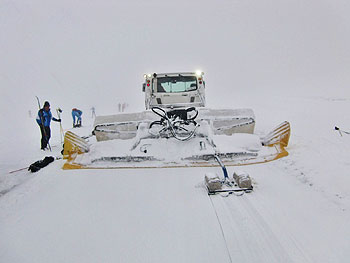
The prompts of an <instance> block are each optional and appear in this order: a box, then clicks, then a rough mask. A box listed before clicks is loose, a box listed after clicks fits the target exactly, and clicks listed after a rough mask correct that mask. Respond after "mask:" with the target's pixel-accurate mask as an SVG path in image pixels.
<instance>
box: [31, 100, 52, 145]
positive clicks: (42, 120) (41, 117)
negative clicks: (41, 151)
mask: <svg viewBox="0 0 350 263" xmlns="http://www.w3.org/2000/svg"><path fill="white" fill-rule="evenodd" d="M35 97H36V100H37V101H38V106H39V111H40V110H41V107H40V101H39V98H38V96H35ZM39 116H40V114H39ZM40 120H41V124H42V125H43V132H44V136H45V140H47V145H48V146H49V149H50V152H52V150H51V145H50V143H49V140H48V139H47V135H46V131H45V126H44V118H43V116H40Z"/></svg>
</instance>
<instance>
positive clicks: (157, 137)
mask: <svg viewBox="0 0 350 263" xmlns="http://www.w3.org/2000/svg"><path fill="white" fill-rule="evenodd" d="M151 111H152V112H153V114H154V115H155V116H158V119H157V120H153V121H145V122H142V121H140V122H139V123H137V125H136V126H137V131H136V134H135V136H134V137H133V138H131V139H124V140H122V139H114V140H107V141H97V142H95V143H93V144H91V145H88V143H87V142H86V141H85V140H84V139H82V138H80V137H78V136H77V135H75V134H73V133H71V132H70V133H68V132H67V133H66V136H65V145H64V157H65V158H66V159H67V162H66V163H65V164H64V166H63V169H89V168H161V167H163V168H164V167H206V166H219V164H218V162H217V159H220V160H221V161H222V162H223V163H224V165H226V166H235V165H246V164H255V163H263V162H268V161H272V160H276V159H279V158H281V157H284V156H287V155H288V152H287V151H286V149H285V147H287V145H288V141H289V136H290V125H289V123H288V122H283V123H282V124H280V125H279V126H278V127H276V128H275V129H273V130H272V131H271V132H270V133H268V134H267V135H266V136H264V137H263V138H260V137H259V136H258V135H255V134H252V133H244V132H239V129H238V132H235V133H232V134H231V135H226V134H218V132H216V130H215V128H213V123H212V122H210V120H209V121H208V119H205V118H199V114H198V110H197V109H196V108H194V107H190V108H186V109H175V110H169V111H166V110H165V109H162V108H160V107H153V108H152V109H151ZM237 125H242V123H240V124H237ZM247 125H249V124H247ZM242 126H244V125H242ZM231 128H232V127H231ZM235 128H236V129H237V127H235ZM244 129H245V127H243V130H244Z"/></svg>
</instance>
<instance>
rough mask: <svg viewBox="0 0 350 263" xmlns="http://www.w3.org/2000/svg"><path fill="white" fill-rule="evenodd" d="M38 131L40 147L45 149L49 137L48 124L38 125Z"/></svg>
mask: <svg viewBox="0 0 350 263" xmlns="http://www.w3.org/2000/svg"><path fill="white" fill-rule="evenodd" d="M40 131H41V149H42V150H45V148H46V147H47V144H48V143H49V140H50V138H51V130H50V126H43V125H40Z"/></svg>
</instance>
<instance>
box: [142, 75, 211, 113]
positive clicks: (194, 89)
mask: <svg viewBox="0 0 350 263" xmlns="http://www.w3.org/2000/svg"><path fill="white" fill-rule="evenodd" d="M203 75H204V73H203V72H201V71H197V72H195V73H194V72H188V73H162V74H157V73H153V74H145V75H144V77H145V83H143V88H142V91H143V92H145V106H146V110H148V109H151V108H152V107H155V106H157V107H160V108H185V107H205V82H204V80H203Z"/></svg>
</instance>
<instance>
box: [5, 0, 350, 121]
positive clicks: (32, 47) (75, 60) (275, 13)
mask: <svg viewBox="0 0 350 263" xmlns="http://www.w3.org/2000/svg"><path fill="white" fill-rule="evenodd" d="M349 14H350V1H346V0H344V1H340V0H265V1H256V0H244V1H238V0H229V1H208V0H203V1H191V2H189V1H188V0H177V1H172V2H168V1H161V0H159V1H158V0H150V1H141V0H140V1H136V0H128V1H115V0H114V1H112V0H111V1H103V0H100V1H87V0H84V1H83V0H81V1H73V0H69V1H68V0H59V1H47V0H31V1H24V0H22V1H20V0H15V1H9V0H0V89H1V94H0V95H1V96H0V100H1V108H0V110H1V113H0V114H1V118H2V119H3V118H5V116H7V115H8V112H7V111H8V109H9V107H11V106H12V105H20V107H17V111H16V112H17V113H19V111H20V110H19V108H20V109H21V110H23V112H24V113H25V114H27V112H28V109H33V108H34V109H36V101H35V97H34V96H35V95H38V96H39V97H40V98H41V100H49V101H50V102H51V105H53V107H58V106H60V107H63V108H65V109H67V110H70V109H71V108H73V107H78V108H83V109H89V107H91V106H95V107H96V108H97V110H100V113H102V114H105V113H113V111H116V110H117V104H118V103H119V102H127V103H129V105H130V106H129V110H143V108H144V94H143V93H142V92H141V85H142V81H143V74H144V73H149V72H176V71H195V70H197V69H201V70H203V71H204V72H205V79H206V84H207V102H208V104H209V106H213V107H215V106H218V105H220V106H231V107H232V106H233V107H234V106H235V104H237V105H239V106H241V105H240V104H239V98H240V96H241V94H242V96H243V94H244V95H247V94H249V95H251V96H262V94H266V95H267V96H269V95H273V94H285V95H287V96H289V95H290V96H297V95H299V94H308V95H310V96H311V95H312V96H333V97H350V88H349V84H350V16H349ZM21 113H22V112H21ZM19 115H20V114H19Z"/></svg>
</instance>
